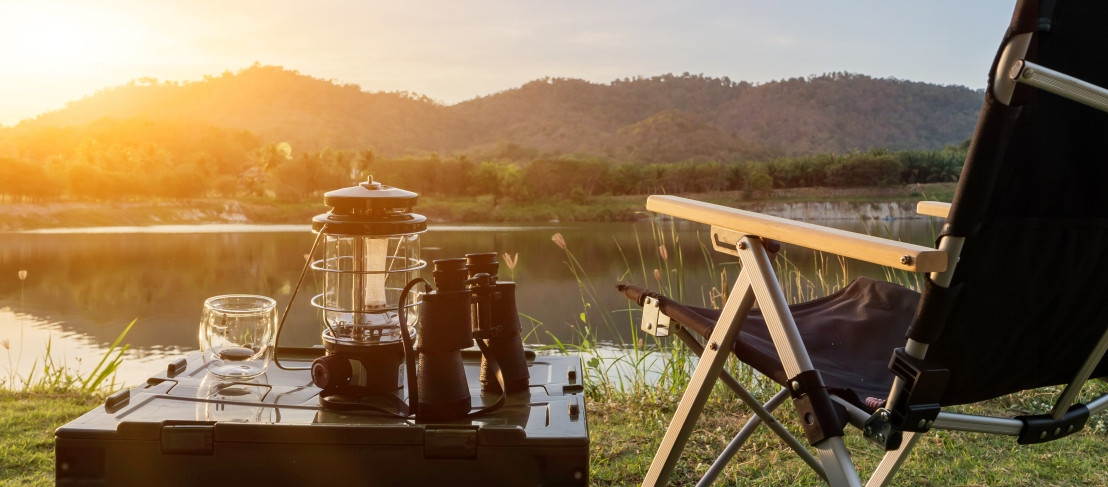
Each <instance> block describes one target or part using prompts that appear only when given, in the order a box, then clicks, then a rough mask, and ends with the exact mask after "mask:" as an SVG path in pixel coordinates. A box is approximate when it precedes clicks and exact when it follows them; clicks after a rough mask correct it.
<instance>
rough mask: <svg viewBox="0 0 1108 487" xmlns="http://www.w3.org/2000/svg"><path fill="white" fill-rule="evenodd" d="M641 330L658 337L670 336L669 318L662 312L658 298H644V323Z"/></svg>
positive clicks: (640, 326)
mask: <svg viewBox="0 0 1108 487" xmlns="http://www.w3.org/2000/svg"><path fill="white" fill-rule="evenodd" d="M639 328H640V329H642V331H645V332H647V333H649V334H651V335H653V336H656V337H667V336H669V316H666V314H665V313H663V312H662V308H661V306H659V303H658V299H657V298H655V297H653V296H644V297H643V302H642V323H641V324H640V325H639Z"/></svg>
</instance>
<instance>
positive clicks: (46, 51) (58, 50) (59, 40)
mask: <svg viewBox="0 0 1108 487" xmlns="http://www.w3.org/2000/svg"><path fill="white" fill-rule="evenodd" d="M3 10H4V12H3V17H4V19H3V20H0V32H2V33H0V42H2V44H3V45H4V46H5V50H6V51H8V52H7V53H6V55H4V56H3V57H4V58H5V64H6V65H5V70H6V71H8V70H10V71H14V72H21V73H42V74H50V73H68V72H73V71H74V70H78V71H79V69H80V68H81V67H82V66H94V65H97V64H103V63H104V62H105V61H106V60H109V59H111V58H117V57H119V56H121V55H124V54H126V51H127V49H126V45H125V44H124V43H122V42H120V41H121V39H120V34H119V32H118V31H117V30H114V29H113V25H112V24H113V23H114V22H112V21H111V20H112V19H111V17H110V16H109V15H105V14H104V13H103V12H97V11H95V10H89V9H85V8H81V7H80V6H79V4H75V5H73V8H57V6H56V5H55V6H54V8H49V7H43V6H41V5H40V4H37V2H25V3H18V4H16V5H14V6H12V5H9V6H8V7H7V8H4V9H3Z"/></svg>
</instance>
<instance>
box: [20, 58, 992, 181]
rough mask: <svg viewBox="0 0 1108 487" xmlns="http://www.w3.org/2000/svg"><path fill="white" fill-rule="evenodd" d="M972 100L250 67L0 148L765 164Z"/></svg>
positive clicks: (111, 96)
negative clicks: (221, 138) (183, 143)
mask: <svg viewBox="0 0 1108 487" xmlns="http://www.w3.org/2000/svg"><path fill="white" fill-rule="evenodd" d="M981 98H982V95H981V93H980V92H979V91H975V90H970V89H968V88H965V87H959V86H937V85H931V84H926V83H918V82H910V81H902V80H895V79H875V78H871V77H868V76H863V75H856V74H845V73H836V74H830V75H823V76H818V77H813V78H807V79H801V78H794V79H790V80H783V81H777V82H771V83H765V84H760V85H752V84H750V83H745V82H733V81H731V80H729V79H727V78H723V79H718V78H708V77H704V76H694V75H688V74H686V75H681V76H675V75H663V76H656V77H653V78H635V79H623V80H616V81H613V82H611V83H609V84H597V83H590V82H586V81H582V80H575V79H562V78H548V79H543V80H536V81H533V82H530V83H527V84H525V85H523V86H521V87H519V88H515V89H511V90H507V91H504V92H500V93H496V94H493V95H489V96H484V97H480V98H475V99H472V100H469V101H465V102H462V103H458V104H455V105H449V106H446V105H443V104H440V103H436V102H434V101H433V100H430V99H428V98H426V97H423V96H417V95H413V94H410V93H403V92H401V93H379V92H378V93H368V92H365V91H363V90H362V89H361V88H359V87H358V86H355V85H350V84H342V83H339V82H335V81H328V80H321V79H316V78H312V77H310V76H306V75H303V74H300V73H298V72H295V71H290V70H286V69H283V68H280V67H274V66H260V65H254V66H251V67H249V68H247V69H244V70H241V71H239V72H237V73H232V72H225V73H223V74H222V75H220V76H209V77H206V78H205V79H203V80H201V81H196V82H186V83H177V82H158V81H157V80H152V79H143V80H136V81H135V82H132V83H129V84H127V85H124V86H118V87H113V88H107V89H104V90H101V91H99V92H97V93H96V94H94V95H91V96H88V97H85V98H83V99H81V100H77V101H74V102H71V103H69V104H68V105H67V106H66V107H65V108H63V109H61V110H58V111H54V112H49V113H46V114H43V115H41V116H39V117H37V118H35V119H33V120H27V121H24V122H22V123H21V124H19V125H17V126H16V127H14V128H9V129H4V130H0V138H3V135H4V134H3V132H8V133H9V134H13V135H18V136H28V135H29V134H40V135H41V134H43V133H46V132H43V129H47V130H52V129H49V128H50V127H58V128H61V127H72V128H71V129H66V130H78V131H80V127H84V126H87V125H89V124H90V123H93V122H96V121H98V120H101V119H103V118H105V117H108V118H112V119H116V120H135V119H138V120H148V121H151V122H155V123H159V124H169V125H171V126H174V127H197V128H204V129H206V128H217V129H225V130H231V131H235V132H241V131H245V132H249V134H252V136H254V137H257V138H258V139H259V140H260V141H262V142H273V143H279V142H287V143H289V144H290V145H291V147H292V149H293V150H294V151H297V152H299V151H318V150H321V149H324V148H330V149H334V150H364V149H370V150H372V151H373V152H374V153H375V154H377V155H378V156H384V157H399V156H402V155H408V154H410V155H420V154H431V153H438V154H442V155H449V156H458V155H463V154H464V155H467V157H469V158H470V159H472V160H484V159H503V160H519V161H529V160H532V159H535V158H539V157H556V156H559V155H574V156H584V157H599V158H603V159H607V160H609V161H611V162H619V163H666V162H681V161H689V160H700V161H704V160H720V161H733V160H764V159H769V158H772V157H777V156H796V155H804V154H816V153H828V152H837V153H843V152H848V151H852V150H868V149H870V148H874V147H881V148H887V149H892V150H901V149H940V148H942V147H944V146H947V145H949V144H957V143H959V142H961V141H963V140H965V139H966V138H968V137H969V136H970V134H971V133H972V131H973V126H974V123H975V121H976V117H977V113H978V111H979V109H980V106H981ZM54 133H55V134H57V133H58V132H54Z"/></svg>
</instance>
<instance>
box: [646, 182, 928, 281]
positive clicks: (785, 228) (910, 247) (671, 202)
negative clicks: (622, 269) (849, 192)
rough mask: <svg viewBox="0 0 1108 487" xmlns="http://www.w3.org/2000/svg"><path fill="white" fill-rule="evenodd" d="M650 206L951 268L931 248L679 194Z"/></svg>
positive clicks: (862, 254)
mask: <svg viewBox="0 0 1108 487" xmlns="http://www.w3.org/2000/svg"><path fill="white" fill-rule="evenodd" d="M646 209H647V210H650V211H654V212H657V213H663V214H666V215H670V216H674V217H677V218H683V219H685V220H691V221H694V222H700V223H706V224H708V225H713V226H717V227H721V228H726V229H729V230H733V231H736V232H739V233H742V234H744V235H756V236H758V237H762V238H768V239H771V240H777V241H779V242H785V243H790V244H794V245H799V246H802V247H807V248H809V249H813V250H819V251H821V252H829V253H832V254H836V255H842V256H844V257H850V258H853V259H858V260H863V261H866V262H872V263H874V264H880V265H883V266H887V267H892V268H896V269H903V270H907V271H911V272H941V271H944V270H946V266H947V262H946V253H945V252H942V251H940V250H937V249H933V248H930V247H924V246H922V245H915V244H909V243H904V242H897V241H895V240H889V239H884V238H879V237H874V236H871V235H864V234H861V233H855V232H848V231H846V230H839V229H836V228H829V227H824V226H820V225H813V224H811V223H805V222H798V221H794V220H788V219H785V218H779V217H775V216H769V215H763V214H761V213H754V212H750V211H744V210H738V209H735V208H728V207H726V206H720V205H715V204H712V203H704V202H701V201H696V200H691V199H688V198H681V197H679V196H668V195H654V196H651V197H649V198H647V200H646Z"/></svg>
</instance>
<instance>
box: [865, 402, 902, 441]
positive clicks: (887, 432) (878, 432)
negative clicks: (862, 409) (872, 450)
mask: <svg viewBox="0 0 1108 487" xmlns="http://www.w3.org/2000/svg"><path fill="white" fill-rule="evenodd" d="M892 416H893V413H892V411H889V410H888V409H885V408H881V409H878V410H877V412H875V413H873V416H870V417H869V419H868V420H866V424H865V427H864V428H863V429H862V436H865V437H866V439H867V440H869V441H871V442H873V443H875V444H877V445H878V446H880V447H881V448H884V449H885V451H893V450H896V449H898V448H900V443H901V442H902V441H903V440H904V435H903V434H902V433H901V431H902V430H900V429H899V428H893V425H892Z"/></svg>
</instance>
